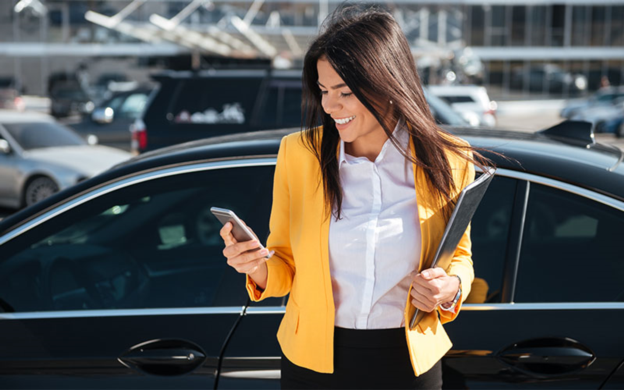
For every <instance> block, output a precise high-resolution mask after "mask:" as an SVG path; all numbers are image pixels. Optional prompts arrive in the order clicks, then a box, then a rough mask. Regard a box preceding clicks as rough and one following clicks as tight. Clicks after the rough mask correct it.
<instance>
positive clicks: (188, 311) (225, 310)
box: [0, 306, 245, 320]
mask: <svg viewBox="0 0 624 390" xmlns="http://www.w3.org/2000/svg"><path fill="white" fill-rule="evenodd" d="M244 310H245V307H244V306H224V307H188V308H173V309H112V310H66V311H32V312H23V313H0V320H39V319H53V318H96V317H142V316H171V315H193V314H194V315H197V314H211V315H213V314H238V315H242V314H243V312H244Z"/></svg>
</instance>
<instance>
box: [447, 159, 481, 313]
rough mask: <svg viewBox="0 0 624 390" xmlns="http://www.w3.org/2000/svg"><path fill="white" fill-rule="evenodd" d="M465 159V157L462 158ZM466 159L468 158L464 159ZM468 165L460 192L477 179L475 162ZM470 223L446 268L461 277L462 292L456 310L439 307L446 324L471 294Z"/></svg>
mask: <svg viewBox="0 0 624 390" xmlns="http://www.w3.org/2000/svg"><path fill="white" fill-rule="evenodd" d="M462 160H463V159H462ZM463 161H466V160H463ZM465 164H466V165H465V166H464V169H462V170H460V172H463V175H458V176H459V177H457V179H456V180H457V181H458V182H460V183H461V187H459V191H458V193H459V192H460V191H461V190H462V189H463V188H464V187H466V186H467V185H468V184H470V183H472V182H473V181H474V179H475V169H474V164H472V163H471V162H469V161H466V163H465ZM470 226H471V225H470V224H469V225H468V228H467V229H466V231H465V232H464V235H463V236H462V238H461V240H460V241H459V244H458V245H457V249H456V250H455V255H454V256H453V259H452V260H451V264H450V265H449V267H448V268H447V269H446V273H447V274H449V275H457V276H459V278H460V279H461V289H462V293H461V296H460V298H459V301H458V302H457V305H456V306H455V310H452V311H447V310H442V309H441V308H439V307H438V313H439V316H440V321H441V322H442V323H443V324H445V323H447V322H450V321H453V320H454V319H455V318H456V317H457V314H459V311H460V310H461V306H462V303H463V302H464V301H465V300H466V297H468V295H469V294H470V288H471V286H472V281H473V280H474V268H473V265H472V249H471V247H472V243H471V241H470Z"/></svg>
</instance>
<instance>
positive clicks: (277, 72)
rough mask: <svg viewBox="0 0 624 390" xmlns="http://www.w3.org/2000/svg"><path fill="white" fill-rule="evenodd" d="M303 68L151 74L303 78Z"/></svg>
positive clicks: (157, 76) (160, 74) (164, 76)
mask: <svg viewBox="0 0 624 390" xmlns="http://www.w3.org/2000/svg"><path fill="white" fill-rule="evenodd" d="M301 72H302V70H301V69H299V70H292V69H266V68H262V69H254V68H250V69H208V70H199V71H189V70H182V71H174V70H165V71H161V72H158V73H154V74H152V75H151V78H152V79H154V80H156V81H162V80H166V79H189V78H219V77H224V78H225V77H236V78H263V77H266V76H268V75H269V74H270V75H271V76H272V77H276V78H280V77H284V78H301Z"/></svg>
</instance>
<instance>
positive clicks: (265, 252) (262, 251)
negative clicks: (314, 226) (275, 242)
mask: <svg viewBox="0 0 624 390" xmlns="http://www.w3.org/2000/svg"><path fill="white" fill-rule="evenodd" d="M268 254H269V251H268V250H267V249H263V250H261V251H260V255H262V256H266V255H268Z"/></svg>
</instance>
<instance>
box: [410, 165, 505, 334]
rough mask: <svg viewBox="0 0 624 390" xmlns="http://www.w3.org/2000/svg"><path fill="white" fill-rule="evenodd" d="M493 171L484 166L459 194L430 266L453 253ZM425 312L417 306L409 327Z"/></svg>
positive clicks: (493, 169) (411, 327) (494, 170)
mask: <svg viewBox="0 0 624 390" xmlns="http://www.w3.org/2000/svg"><path fill="white" fill-rule="evenodd" d="M494 172H496V168H492V167H488V168H486V170H485V172H483V174H482V175H481V176H479V177H478V178H477V179H476V180H475V181H473V182H472V183H470V184H468V185H467V186H466V187H465V188H464V189H463V190H462V192H461V193H460V194H459V197H458V198H457V203H456V204H455V208H454V209H453V213H452V214H451V218H450V219H449V221H448V224H447V225H446V229H445V230H444V235H443V236H442V240H441V241H440V245H439V246H438V250H437V252H436V254H435V257H434V258H433V262H432V263H431V268H434V267H435V266H436V264H437V263H438V261H440V260H441V259H444V260H448V259H450V258H452V257H453V255H454V254H455V250H456V249H457V245H458V244H459V240H461V238H462V236H463V235H464V233H465V232H466V229H467V228H468V225H469V224H470V220H471V219H472V216H473V215H474V213H475V211H476V210H477V207H479V203H481V199H483V195H485V191H486V190H487V188H488V186H489V185H490V182H491V181H492V178H493V177H494ZM425 314H426V313H424V312H422V313H421V312H420V310H418V308H417V309H416V311H415V312H414V315H413V316H412V320H411V321H410V329H412V330H413V329H414V327H416V324H418V323H419V322H420V320H421V319H422V317H424V316H425Z"/></svg>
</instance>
